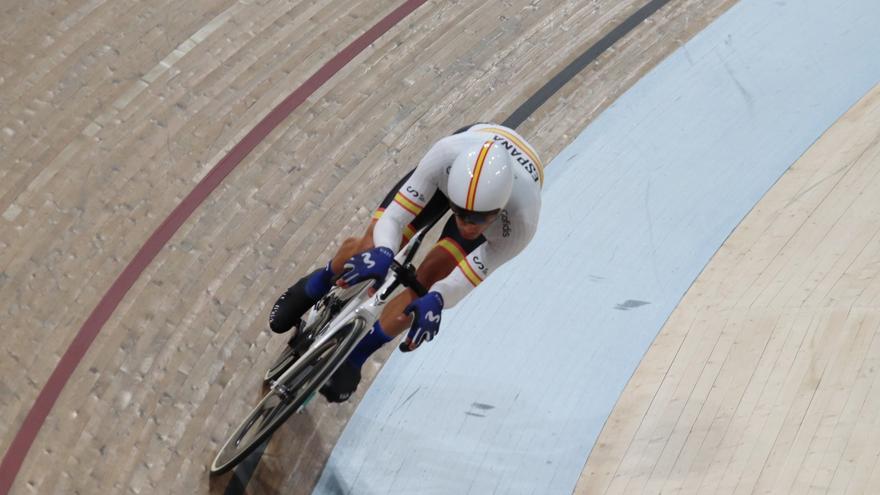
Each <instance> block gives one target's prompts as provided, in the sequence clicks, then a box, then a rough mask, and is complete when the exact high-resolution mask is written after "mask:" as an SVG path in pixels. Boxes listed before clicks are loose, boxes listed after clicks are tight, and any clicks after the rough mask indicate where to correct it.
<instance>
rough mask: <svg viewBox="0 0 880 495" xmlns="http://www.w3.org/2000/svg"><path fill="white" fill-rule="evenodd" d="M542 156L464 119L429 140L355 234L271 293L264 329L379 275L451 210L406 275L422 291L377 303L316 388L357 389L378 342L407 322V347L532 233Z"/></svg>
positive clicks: (513, 137) (493, 128)
mask: <svg viewBox="0 0 880 495" xmlns="http://www.w3.org/2000/svg"><path fill="white" fill-rule="evenodd" d="M542 183H543V165H542V163H541V161H540V158H539V157H538V155H537V153H535V151H534V149H533V148H532V147H531V146H530V145H529V144H528V143H527V142H526V141H525V139H523V138H522V137H521V136H520V135H519V134H517V133H516V132H515V131H513V130H512V129H509V128H506V127H503V126H500V125H496V124H474V125H471V126H467V127H464V128H462V129H459V130H458V131H456V132H455V133H454V134H452V135H450V136H447V137H445V138H443V139H441V140H440V141H438V142H437V143H436V144H434V146H432V147H431V149H430V150H429V151H428V153H427V154H426V155H425V156H424V158H422V160H421V161H420V162H419V164H418V166H417V167H416V168H415V169H414V170H412V171H411V172H410V173H409V174H407V175H406V176H405V177H404V178H403V179H401V180H400V182H398V183H397V184H396V185H395V186H394V188H393V189H392V190H391V191H390V192H389V193H388V195H387V196H386V197H385V199H384V200H383V201H382V203H381V204H380V206H379V208H378V209H377V211H376V212H375V213H374V215H373V218H372V220H371V222H370V225H369V226H368V227H367V230H366V232H365V233H364V236H363V237H355V238H350V239H347V240H345V241H344V242H343V243H342V245H341V246H340V248H339V250H338V252H337V253H336V255H335V256H334V257H333V259H332V260H330V262H329V263H328V264H327V266H325V267H324V268H321V269H318V270H316V271H314V272H313V273H311V274H309V275H307V276H305V277H303V278H301V279H300V280H299V281H297V282H296V283H295V284H294V285H293V286H292V287H290V288H289V289H287V291H286V292H285V293H284V294H283V295H282V296H281V297H280V298H279V299H278V301H277V302H276V303H275V305H274V307H273V308H272V312H271V314H270V316H269V327H270V329H271V330H272V331H273V332H276V333H282V332H286V331H288V330H290V329H291V328H293V327H294V326H295V325H297V324H298V323H299V321H300V318H301V317H302V315H303V314H304V313H305V312H306V311H307V310H308V309H309V308H310V307H311V306H313V305H314V304H315V303H316V302H317V301H318V300H319V299H320V298H321V297H323V296H324V295H325V294H326V293H327V292H328V291H329V290H330V288H331V285H332V283H333V279H334V278H336V277H337V276H339V278H338V281H337V283H338V284H339V285H343V286H345V285H354V284H356V283H358V282H360V281H363V280H367V279H373V280H375V281H377V283H378V282H381V281H382V280H383V279H384V277H385V275H386V274H387V272H388V270H389V267H390V266H391V262H392V260H393V258H394V254H395V253H396V252H397V251H398V250H399V249H400V247H401V245H402V244H403V243H404V242H405V241H406V240H408V239H409V237H411V236H412V235H413V234H414V233H415V232H416V231H418V230H419V229H420V228H421V227H423V226H425V225H428V224H430V223H431V222H432V221H434V220H435V219H437V218H439V217H440V216H442V215H443V214H444V213H446V211H448V210H450V209H451V210H452V213H453V215H452V216H451V217H450V218H449V220H448V221H447V222H446V224H445V226H444V227H443V232H442V234H441V236H440V240H439V241H438V243H437V244H436V245H435V246H434V247H433V248H432V249H431V251H429V252H428V254H427V255H426V257H425V259H424V261H423V262H422V263H421V265H420V266H419V267H418V270H417V272H416V276H417V278H418V280H419V282H420V283H421V284H422V285H423V286H424V287H426V288H428V290H429V292H428V293H427V294H426V295H425V296H423V297H418V296H417V295H416V294H415V292H414V291H412V290H410V289H407V290H405V291H404V292H402V293H401V294H400V295H398V296H397V297H395V298H394V299H392V300H391V301H389V302H388V304H387V305H386V308H385V309H384V311H383V313H382V315H381V317H380V318H379V320H378V321H377V322H376V324H375V325H374V326H373V328H372V329H371V331H370V333H369V334H367V336H366V337H364V338H363V340H361V342H360V343H358V345H357V346H356V347H355V349H354V350H353V351H352V353H351V354H350V355H349V357H348V358H347V359H346V361H345V362H343V363H342V365H340V367H339V368H338V369H337V370H336V372H335V373H334V374H333V376H332V377H331V379H330V380H329V381H328V383H327V384H326V385H325V386H324V387H322V389H321V391H320V392H321V394H322V395H324V396H325V397H326V398H327V400H328V401H330V402H343V401H345V400H347V399H348V398H349V397H350V396H351V394H352V393H354V391H355V390H356V389H357V385H358V383H360V379H361V367H362V366H363V364H364V362H366V360H367V358H368V357H369V356H370V355H371V354H372V353H373V352H375V351H376V350H378V349H379V348H380V347H381V346H382V345H384V344H385V343H387V342H389V341H391V340H392V339H394V338H395V337H397V336H398V335H400V334H401V333H403V331H404V330H406V329H407V328H409V333H408V334H407V336H406V339H405V341H404V342H405V344H406V348H407V349H408V350H415V349H416V348H417V347H418V346H419V345H421V344H422V343H423V342H427V341H430V340H431V339H433V338H434V336H435V335H436V334H437V332H438V330H439V328H440V319H441V312H442V310H443V309H444V308H449V307H452V306H454V305H455V304H456V303H458V302H459V301H460V300H461V299H462V298H464V297H465V296H466V295H467V294H468V293H469V292H470V291H471V290H472V289H473V288H474V287H476V286H477V285H479V284H480V282H482V281H483V280H484V279H485V278H486V277H487V276H488V275H489V274H490V273H492V272H493V271H494V270H495V269H497V268H498V267H499V266H501V265H502V264H504V263H505V262H506V261H508V260H509V259H511V258H513V257H514V256H516V255H517V254H518V253H519V252H520V251H522V250H523V248H525V246H526V245H527V244H528V243H529V241H530V240H531V239H532V236H533V235H534V233H535V230H536V228H537V224H538V216H539V213H540V210H541V186H542Z"/></svg>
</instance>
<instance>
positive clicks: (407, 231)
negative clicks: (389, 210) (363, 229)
mask: <svg viewBox="0 0 880 495" xmlns="http://www.w3.org/2000/svg"><path fill="white" fill-rule="evenodd" d="M384 213H385V208H378V209H377V210H376V211H374V212H373V217H372V219H373V220H379V219H380V218H382V215H383V214H384ZM414 235H416V228H415V227H413V225H412V224H411V223H408V224H406V227H404V228H403V240H402V241H401V243H400V245H401V246H402V245H403V244H405V243H407V242H409V240H410V239H412V237H413V236H414Z"/></svg>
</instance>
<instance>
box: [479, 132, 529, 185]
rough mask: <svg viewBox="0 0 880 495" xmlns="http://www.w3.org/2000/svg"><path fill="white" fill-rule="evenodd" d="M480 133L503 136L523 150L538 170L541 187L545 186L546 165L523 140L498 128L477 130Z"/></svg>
mask: <svg viewBox="0 0 880 495" xmlns="http://www.w3.org/2000/svg"><path fill="white" fill-rule="evenodd" d="M477 130H478V131H480V132H490V133H492V134H498V135H499V136H503V137H504V138H506V139H507V140H508V141H510V142H511V143H513V144H514V146H516V147H517V148H519V149H521V150H522V151H523V153H525V154H526V156H528V157H529V159H530V160H531V161H532V163H534V164H535V167H537V168H538V177H539V178H540V180H541V185H544V163H543V162H542V161H541V160H540V159H539V158H538V154H537V153H535V150H533V149H532V148H531V147H529V146H527V145H526V143H524V142H523V141H522V140H521V139H519V138H518V137H516V136H514V135H513V134H511V133H510V132H508V131H506V130H504V129H500V128H498V127H486V128H484V129H477Z"/></svg>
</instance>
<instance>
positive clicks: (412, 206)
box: [394, 193, 425, 215]
mask: <svg viewBox="0 0 880 495" xmlns="http://www.w3.org/2000/svg"><path fill="white" fill-rule="evenodd" d="M394 202H395V203H397V204H399V205H400V206H401V207H402V208H403V209H404V210H406V211H408V212H410V213H412V214H413V215H418V214H419V213H421V212H422V210H423V209H424V208H425V207H424V206H420V205H418V204H416V203H415V202H414V201H413V200H411V199H409V198H408V197H406V195H404V194H403V193H397V194H395V195H394Z"/></svg>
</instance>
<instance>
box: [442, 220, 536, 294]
mask: <svg viewBox="0 0 880 495" xmlns="http://www.w3.org/2000/svg"><path fill="white" fill-rule="evenodd" d="M535 227H536V225H535V224H531V225H522V226H520V228H519V229H516V230H515V232H518V235H513V236H511V237H500V236H499V237H498V238H497V239H491V238H490V239H488V240H487V241H486V242H484V243H483V244H481V245H480V246H479V247H477V249H475V250H473V251H471V253H470V254H469V255H468V256H467V257H466V258H464V259H462V260H461V261H459V262H458V266H457V267H456V268H455V269H453V270H452V272H451V273H450V274H449V275H448V276H446V278H444V279H443V280H440V281H438V282H436V283H435V284H434V285H433V286H432V287H431V290H433V291H437V292H439V293H440V295H441V296H443V302H444V304H443V307H444V308H451V307H452V306H455V305H456V304H458V302H459V301H461V300H462V299H464V298H465V296H467V295H468V294H470V292H471V291H472V290H473V289H474V288H475V287H476V286H478V285H480V283H481V282H482V281H483V280H485V279H486V278H487V277H488V276H489V275H491V274H492V272H494V271H495V270H497V269H498V267H500V266H501V265H503V264H504V263H507V262H508V261H509V260H511V259H512V258H514V257H515V256H516V255H518V254H519V253H520V252H522V250H523V249H525V247H526V246H527V245H528V244H529V241H531V240H532V237H533V236H534V234H535Z"/></svg>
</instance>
